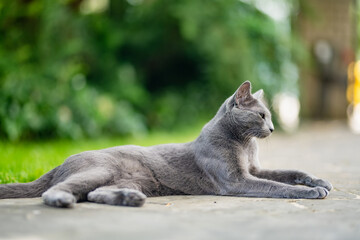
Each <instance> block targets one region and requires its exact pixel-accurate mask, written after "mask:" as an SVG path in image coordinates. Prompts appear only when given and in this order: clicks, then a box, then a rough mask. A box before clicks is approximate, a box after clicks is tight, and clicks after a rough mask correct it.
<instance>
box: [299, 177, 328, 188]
mask: <svg viewBox="0 0 360 240" xmlns="http://www.w3.org/2000/svg"><path fill="white" fill-rule="evenodd" d="M297 183H298V184H304V185H305V186H309V187H322V188H325V189H326V190H328V191H330V190H331V189H332V188H333V186H332V185H331V183H329V182H328V181H326V180H322V179H320V178H314V177H310V176H306V177H304V178H303V179H301V180H300V181H297Z"/></svg>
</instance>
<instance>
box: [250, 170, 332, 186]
mask: <svg viewBox="0 0 360 240" xmlns="http://www.w3.org/2000/svg"><path fill="white" fill-rule="evenodd" d="M250 173H251V174H252V175H253V176H255V177H258V178H263V179H268V180H273V181H277V182H282V183H286V184H291V185H296V184H301V185H305V186H309V187H323V188H326V189H327V190H328V191H330V190H331V189H332V188H333V187H332V185H331V183H330V182H328V181H326V180H322V179H320V178H316V177H314V176H311V175H309V174H307V173H304V172H301V171H294V170H265V169H258V168H252V169H250Z"/></svg>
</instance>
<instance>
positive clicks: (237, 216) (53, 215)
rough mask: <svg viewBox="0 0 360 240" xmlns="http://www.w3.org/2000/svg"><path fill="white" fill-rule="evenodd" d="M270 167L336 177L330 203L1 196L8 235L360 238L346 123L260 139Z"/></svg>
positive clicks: (0, 231)
mask: <svg viewBox="0 0 360 240" xmlns="http://www.w3.org/2000/svg"><path fill="white" fill-rule="evenodd" d="M260 159H261V162H262V165H263V167H266V168H273V169H275V168H283V169H298V170H304V171H306V172H309V173H312V174H314V175H316V176H318V177H320V178H324V179H327V180H329V181H330V182H331V183H332V184H333V186H334V189H333V191H331V192H330V195H329V196H328V197H327V198H326V199H324V200H302V199H300V200H289V199H261V198H257V199H256V198H237V197H220V196H171V197H157V198H148V199H147V203H146V204H145V206H144V207H142V208H129V207H114V206H106V205H100V204H93V203H81V204H78V205H77V206H76V207H75V208H74V209H55V208H50V207H47V206H44V205H43V204H42V202H41V199H15V200H7V199H6V200H0V239H24V240H41V239H167V240H168V239H342V240H343V239H360V136H359V135H357V136H356V135H353V134H351V133H350V132H349V130H348V129H347V128H346V126H345V125H344V124H341V123H336V122H335V123H326V124H325V123H317V124H311V125H307V126H305V127H303V128H302V129H300V131H299V132H298V133H297V134H295V135H291V136H290V135H286V134H279V133H278V134H274V135H273V136H272V137H270V138H269V139H265V140H262V141H260Z"/></svg>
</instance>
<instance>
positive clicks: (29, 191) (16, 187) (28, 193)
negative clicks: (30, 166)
mask: <svg viewBox="0 0 360 240" xmlns="http://www.w3.org/2000/svg"><path fill="white" fill-rule="evenodd" d="M56 170H57V168H54V169H53V170H51V171H49V172H47V173H45V174H44V175H43V176H41V177H40V178H39V179H37V180H35V181H33V182H29V183H9V184H1V185H0V199H5V198H34V197H40V196H41V194H42V193H43V192H45V191H46V190H47V189H49V188H50V187H51V184H50V182H51V180H52V178H53V175H54V174H55V172H56Z"/></svg>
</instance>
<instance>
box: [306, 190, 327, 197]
mask: <svg viewBox="0 0 360 240" xmlns="http://www.w3.org/2000/svg"><path fill="white" fill-rule="evenodd" d="M328 194H329V191H328V190H327V189H325V188H323V187H314V188H312V189H310V190H309V194H308V196H307V198H312V199H316V198H319V199H323V198H326V196H327V195H328Z"/></svg>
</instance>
